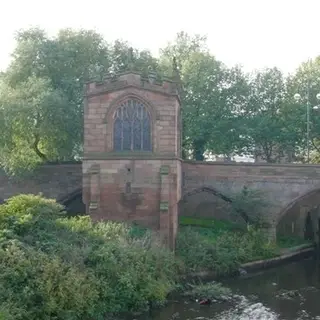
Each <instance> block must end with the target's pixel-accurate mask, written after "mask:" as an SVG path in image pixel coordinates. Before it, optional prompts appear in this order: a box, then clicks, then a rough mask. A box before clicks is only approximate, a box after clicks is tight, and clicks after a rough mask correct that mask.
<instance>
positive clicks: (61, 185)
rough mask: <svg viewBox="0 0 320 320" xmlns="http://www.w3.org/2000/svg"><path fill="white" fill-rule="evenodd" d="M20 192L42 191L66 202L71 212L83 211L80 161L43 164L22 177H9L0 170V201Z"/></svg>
mask: <svg viewBox="0 0 320 320" xmlns="http://www.w3.org/2000/svg"><path fill="white" fill-rule="evenodd" d="M20 193H24V194H39V193H42V194H43V195H44V196H45V197H48V198H53V199H57V201H59V202H61V203H63V204H66V205H67V206H68V207H69V208H70V211H72V212H80V211H79V210H82V212H84V207H83V204H82V166H81V163H76V164H59V165H53V164H52V165H43V166H41V167H39V168H38V169H37V170H36V171H35V172H34V173H33V174H32V175H31V176H28V177H26V178H24V179H10V178H9V177H8V176H7V175H6V174H5V172H4V171H0V202H1V201H3V200H5V199H8V198H10V197H12V196H14V195H17V194H20Z"/></svg>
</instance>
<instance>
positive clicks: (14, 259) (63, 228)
mask: <svg viewBox="0 0 320 320" xmlns="http://www.w3.org/2000/svg"><path fill="white" fill-rule="evenodd" d="M62 209H63V208H62V207H61V206H60V205H59V204H57V203H56V202H54V201H52V200H47V199H43V198H41V197H39V196H28V195H20V196H16V197H14V198H11V199H10V200H9V201H8V202H7V203H6V204H4V205H1V206H0V230H1V235H0V268H1V274H0V314H1V313H2V315H3V317H5V319H6V320H8V319H15V320H18V319H21V320H24V319H25V320H27V319H28V320H32V319H34V320H36V319H37V320H41V319H64V320H71V319H72V320H73V319H83V320H85V319H88V320H89V319H90V320H91V319H92V320H93V319H105V317H106V315H110V314H111V315H112V314H114V313H119V312H132V311H137V310H138V311H141V310H146V309H147V308H148V307H149V303H151V302H152V303H153V304H162V303H164V302H165V299H166V297H167V294H168V293H169V292H171V291H172V290H173V289H174V288H175V283H176V280H177V274H178V272H179V270H180V265H179V263H178V262H177V260H176V259H175V258H174V256H173V254H172V253H171V252H169V251H168V250H166V249H164V248H162V246H161V245H160V243H159V242H158V241H157V239H155V238H153V236H152V234H150V233H147V234H145V235H144V237H142V238H139V239H138V238H133V237H131V236H130V233H129V230H128V228H127V227H125V226H124V225H122V224H116V223H98V224H96V225H94V224H93V223H92V222H91V220H90V218H89V217H78V218H70V219H67V218H64V217H63V212H61V210H62Z"/></svg>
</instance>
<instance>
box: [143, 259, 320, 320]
mask: <svg viewBox="0 0 320 320" xmlns="http://www.w3.org/2000/svg"><path fill="white" fill-rule="evenodd" d="M223 283H224V285H225V286H227V287H229V288H230V289H232V291H233V293H234V294H235V295H236V296H237V303H214V304H211V305H208V306H200V305H199V304H197V303H196V302H195V301H190V300H188V299H182V300H177V301H171V302H170V303H169V304H168V305H167V306H166V307H165V308H163V309H161V310H157V311H154V312H153V314H151V315H147V316H143V317H142V318H137V319H139V320H151V319H152V320H211V319H215V320H249V319H250V320H307V319H313V320H320V266H319V265H318V264H317V263H316V261H315V260H314V259H307V260H303V261H300V262H296V263H291V264H288V265H284V266H281V267H277V268H274V269H269V270H267V271H264V272H261V273H258V274H252V275H247V276H244V277H241V278H237V279H229V280H226V281H223Z"/></svg>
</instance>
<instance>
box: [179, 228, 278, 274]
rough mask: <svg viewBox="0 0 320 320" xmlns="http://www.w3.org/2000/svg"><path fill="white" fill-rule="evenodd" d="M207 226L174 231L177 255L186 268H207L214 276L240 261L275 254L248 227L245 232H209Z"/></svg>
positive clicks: (257, 234) (267, 243) (260, 237)
mask: <svg viewBox="0 0 320 320" xmlns="http://www.w3.org/2000/svg"><path fill="white" fill-rule="evenodd" d="M207 232H208V229H207V228H204V231H201V230H200V229H199V228H198V229H194V228H190V227H189V228H183V229H182V230H181V231H180V232H179V233H178V238H177V254H178V255H179V257H181V259H182V260H183V261H184V262H185V264H186V267H187V268H188V270H189V271H192V272H195V271H202V270H210V271H213V272H214V273H215V274H216V275H221V274H229V273H233V272H235V271H236V270H237V269H238V268H239V266H240V264H242V263H244V262H249V261H253V260H259V259H266V258H270V257H273V256H275V255H277V248H276V246H275V245H274V244H272V243H270V242H268V241H267V240H266V238H265V236H264V234H263V233H262V232H261V231H259V230H257V229H255V228H249V231H247V232H235V231H223V232H220V233H217V232H213V234H215V236H214V237H213V236H212V235H211V236H208V235H207V234H206V233H207Z"/></svg>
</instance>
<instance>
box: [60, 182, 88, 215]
mask: <svg viewBox="0 0 320 320" xmlns="http://www.w3.org/2000/svg"><path fill="white" fill-rule="evenodd" d="M57 202H59V203H61V204H62V205H64V206H65V208H66V211H67V213H68V214H69V215H71V216H73V215H78V214H79V215H81V214H85V213H86V207H85V204H84V203H83V201H82V188H77V189H75V190H74V191H72V192H71V193H69V194H67V195H65V196H62V197H60V198H58V199H57Z"/></svg>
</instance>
